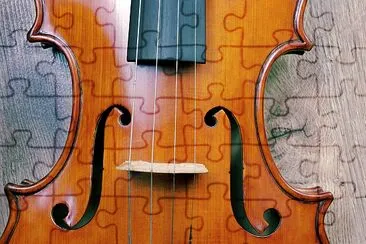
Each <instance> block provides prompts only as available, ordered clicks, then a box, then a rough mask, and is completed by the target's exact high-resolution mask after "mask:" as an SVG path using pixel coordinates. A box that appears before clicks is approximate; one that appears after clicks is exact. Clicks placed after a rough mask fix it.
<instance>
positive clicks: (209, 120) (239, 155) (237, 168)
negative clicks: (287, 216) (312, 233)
mask: <svg viewBox="0 0 366 244" xmlns="http://www.w3.org/2000/svg"><path fill="white" fill-rule="evenodd" d="M219 111H224V113H225V115H226V117H227V118H228V119H229V121H230V127H231V157H230V201H231V208H232V210H233V214H234V217H235V219H236V221H237V223H238V224H239V225H240V226H241V227H242V228H243V229H244V230H246V231H247V232H249V233H250V234H252V235H255V236H259V237H266V236H269V235H271V234H272V233H274V232H275V231H276V230H277V228H278V227H279V225H280V221H281V215H280V213H279V212H278V211H277V210H276V209H274V208H269V209H267V210H266V211H264V213H263V218H264V219H265V220H266V221H267V223H268V226H267V228H266V229H265V230H264V231H263V232H259V231H258V230H257V229H256V228H254V227H253V225H252V224H251V223H250V221H249V219H248V216H247V214H246V212H245V208H244V190H243V189H244V187H243V185H244V184H243V170H244V164H243V140H242V136H241V130H240V125H239V123H238V121H237V120H236V118H235V116H234V115H233V113H232V112H231V111H230V110H228V109H226V108H225V107H221V106H217V107H214V108H212V109H211V110H210V111H208V112H207V114H206V115H205V123H206V125H208V126H210V127H213V126H215V125H216V123H217V119H216V117H215V115H216V114H217V113H218V112H219Z"/></svg>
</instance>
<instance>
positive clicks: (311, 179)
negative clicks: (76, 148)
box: [0, 0, 366, 243]
mask: <svg viewBox="0 0 366 244" xmlns="http://www.w3.org/2000/svg"><path fill="white" fill-rule="evenodd" d="M34 16H35V11H34V4H33V0H0V166H1V174H0V188H1V190H0V213H1V214H0V232H1V231H2V230H3V228H4V226H5V224H6V221H7V217H8V209H7V207H8V206H7V201H6V198H5V196H4V193H3V190H2V189H3V186H4V185H5V184H6V183H7V182H15V183H19V182H20V181H21V180H23V179H24V178H28V179H30V180H37V179H40V178H41V177H43V176H44V175H45V174H46V173H47V172H48V171H49V170H50V168H51V167H52V162H54V161H55V160H56V159H57V156H58V155H59V153H60V151H61V150H62V146H63V143H64V141H65V137H66V134H67V128H68V124H69V121H70V108H71V103H70V102H71V98H70V88H71V86H70V84H71V83H70V76H69V74H68V70H67V65H66V62H65V60H64V58H63V56H62V55H61V54H59V53H57V52H56V51H55V50H52V49H43V48H42V47H41V46H40V45H39V44H35V45H34V44H29V43H27V42H26V32H27V31H28V30H29V28H30V27H31V25H32V22H33V20H34ZM305 22H306V24H305V25H306V32H307V33H308V34H309V36H310V37H311V39H312V40H313V41H314V43H315V47H314V48H313V50H312V51H310V52H308V53H306V54H305V55H303V56H296V55H288V56H285V57H281V58H280V59H279V60H278V61H277V62H276V64H275V67H274V69H273V71H272V74H271V78H270V80H269V82H268V87H267V95H268V97H269V98H270V99H269V100H268V102H267V104H266V121H267V134H268V137H269V138H270V143H271V149H272V153H273V156H274V158H275V160H276V162H277V165H278V167H279V168H280V170H281V172H282V174H283V175H284V177H285V178H286V179H287V180H288V182H289V183H290V184H293V185H296V186H303V187H305V186H314V185H321V186H322V187H323V188H324V189H326V190H328V191H331V192H332V193H333V194H334V196H335V201H334V202H333V204H332V205H331V207H330V209H329V212H328V214H327V216H326V223H327V228H326V229H327V232H328V236H329V238H330V240H331V242H332V243H366V237H365V233H366V226H365V225H364V223H365V220H366V213H365V210H366V209H365V206H366V186H365V180H366V172H365V170H366V165H364V162H363V159H364V158H366V157H365V156H366V130H365V127H366V111H365V109H364V108H365V105H366V82H365V81H366V79H365V78H366V74H365V72H364V70H365V69H364V66H365V65H364V64H366V27H365V26H364V23H366V3H365V2H364V1H363V0H332V1H323V0H309V5H308V9H307V12H306V18H305Z"/></svg>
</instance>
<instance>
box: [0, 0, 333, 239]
mask: <svg viewBox="0 0 366 244" xmlns="http://www.w3.org/2000/svg"><path fill="white" fill-rule="evenodd" d="M186 1H188V2H191V1H193V0H186ZM183 2H184V1H183ZM306 2H307V1H306V0H298V1H296V0H271V1H268V0H256V1H250V0H234V1H221V0H213V1H206V48H205V64H196V63H193V64H187V63H183V62H182V63H180V62H177V61H176V62H173V64H162V65H160V64H159V65H156V64H154V65H148V64H138V62H131V61H127V47H128V35H129V27H130V25H129V22H130V14H131V13H130V12H131V7H130V6H131V1H130V0H124V1H118V0H99V1H97V0H92V1H90V0H36V1H35V3H36V10H37V17H36V21H35V23H34V25H33V27H32V29H31V30H30V32H29V36H28V39H29V41H31V42H42V43H45V44H48V45H52V46H54V47H56V48H58V49H59V50H60V51H61V52H63V53H64V55H65V57H66V59H67V61H68V64H69V67H70V72H71V76H72V82H73V85H72V87H73V98H72V99H73V107H72V118H71V122H70V129H69V134H68V138H67V141H66V146H65V149H64V151H63V153H62V154H61V156H60V158H59V160H58V161H57V162H56V164H55V166H54V167H53V168H52V170H51V171H50V172H49V174H48V175H47V176H46V177H45V178H43V179H42V180H40V181H39V182H30V181H27V180H25V181H23V183H22V184H21V185H15V184H8V185H7V186H6V188H5V192H6V194H7V197H8V199H9V205H10V217H9V221H8V225H7V227H6V229H5V232H4V234H3V236H2V237H1V243H152V242H153V243H170V242H175V243H328V239H327V236H326V232H325V227H324V215H325V212H326V210H327V208H328V207H329V205H330V204H331V202H332V199H333V197H332V195H331V194H330V193H327V192H323V191H322V190H321V188H319V187H315V188H310V189H297V188H294V187H292V186H290V185H288V184H287V183H286V182H285V180H284V179H283V178H282V177H281V175H280V172H279V170H278V169H277V167H276V165H275V163H274V161H273V159H272V157H271V153H270V149H269V145H268V142H267V137H266V133H265V120H264V112H263V110H264V109H263V107H264V102H265V99H266V98H265V97H264V90H265V84H266V80H267V78H268V75H269V72H270V70H271V66H272V64H273V63H274V62H275V60H276V59H277V58H278V57H280V56H281V55H283V54H287V53H295V52H301V51H306V50H310V49H311V47H312V44H311V43H310V41H309V40H308V38H307V37H306V35H305V33H304V29H303V16H304V11H305V7H306ZM182 8H184V5H183V4H182ZM184 16H189V14H187V15H184ZM141 45H142V44H141ZM138 46H139V45H137V47H138ZM137 49H138V48H137ZM131 161H144V162H163V163H170V164H177V165H178V164H179V163H184V162H194V163H196V162H199V163H202V164H204V165H205V166H206V167H207V169H208V172H207V173H205V174H194V173H193V175H191V174H190V175H181V174H155V173H153V172H151V173H136V172H135V173H134V172H131V171H130V170H127V171H123V170H118V169H117V166H119V165H120V164H122V163H123V162H131Z"/></svg>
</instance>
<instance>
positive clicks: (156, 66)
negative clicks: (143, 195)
mask: <svg viewBox="0 0 366 244" xmlns="http://www.w3.org/2000/svg"><path fill="white" fill-rule="evenodd" d="M160 3H161V0H159V1H158V23H157V28H156V29H157V33H156V54H155V79H154V101H153V103H154V104H153V121H152V137H151V165H150V243H152V240H153V214H152V213H153V163H154V151H155V127H156V97H157V83H158V62H159V41H160V11H161V10H160Z"/></svg>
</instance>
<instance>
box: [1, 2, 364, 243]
mask: <svg viewBox="0 0 366 244" xmlns="http://www.w3.org/2000/svg"><path fill="white" fill-rule="evenodd" d="M310 4H311V9H317V10H318V11H319V12H318V13H321V10H322V7H324V8H325V10H326V11H330V12H331V13H337V11H336V10H337V8H336V7H334V6H336V4H335V3H334V5H332V6H330V7H329V6H325V4H324V3H321V4H318V5H317V3H316V2H315V1H311V2H310ZM29 5H32V3H29ZM341 12H342V11H341ZM313 14H314V13H313ZM319 16H320V15H319ZM337 16H341V15H339V14H335V15H334V16H333V17H334V18H337ZM307 17H308V19H309V20H314V22H315V23H314V26H315V27H318V26H322V24H324V25H325V26H326V25H327V23H326V22H329V19H326V18H325V19H322V18H319V19H316V18H313V17H312V16H311V14H309V12H308V15H307ZM342 17H343V18H344V19H347V18H349V17H347V16H342ZM305 20H306V23H311V21H307V19H305ZM317 21H318V22H317ZM323 22H324V23H323ZM340 22H341V21H340ZM309 25H310V28H309V29H310V31H311V33H313V30H314V29H315V28H312V27H311V24H309ZM318 31H319V29H318ZM333 33H335V32H333ZM318 36H321V35H320V34H319V35H318ZM313 37H314V36H313ZM326 38H329V39H330V40H333V39H337V38H335V37H334V36H326ZM337 40H338V39H337ZM343 40H344V42H347V41H346V40H345V38H344V39H342V41H343ZM361 40H362V38H361ZM322 41H324V40H322ZM317 48H318V47H317V46H316V47H315V50H313V51H312V52H314V51H315V52H316V49H317ZM306 58H308V59H311V58H312V56H311V55H310V54H309V55H308V56H306ZM302 59H304V58H303V57H301V58H298V57H290V56H287V57H284V58H281V59H280V60H279V62H277V65H276V70H275V71H273V72H272V74H274V73H276V72H277V74H278V73H280V71H281V74H283V73H287V74H289V75H288V76H286V77H283V76H282V77H281V76H280V75H278V76H279V77H278V76H277V78H276V79H277V81H278V80H280V79H281V78H282V79H283V80H286V81H288V83H286V85H285V86H283V87H286V88H283V87H281V88H279V86H277V85H276V84H275V85H273V87H272V89H273V90H269V91H268V92H269V93H268V94H270V96H271V98H276V96H277V98H278V97H279V98H278V99H277V100H281V99H282V97H281V96H283V97H286V98H288V97H290V96H291V95H292V94H293V93H291V92H292V90H290V89H291V88H293V87H294V88H293V89H294V90H296V89H299V87H300V85H298V84H304V83H305V82H304V81H302V80H299V76H298V75H297V74H296V70H298V66H297V64H298V63H299V62H300V60H302ZM27 62H29V63H30V62H31V60H28V61H27ZM357 64H359V65H360V68H359V69H358V70H357V71H358V73H361V71H362V69H361V67H362V65H361V64H362V59H359V60H357ZM308 67H310V68H309V69H310V70H311V69H312V66H311V65H310V64H309V66H308ZM317 69H319V70H321V69H326V67H324V66H322V65H321V64H319V68H317ZM65 70H66V69H65ZM283 71H287V72H283ZM329 75H330V76H336V74H334V73H333V74H329ZM328 79H329V80H332V79H331V78H328ZM271 80H275V79H271ZM271 80H270V81H271ZM282 82H283V81H282ZM301 82H302V83H301ZM308 84H311V83H310V82H308ZM287 87H290V88H287ZM300 88H303V89H302V90H301V92H304V93H305V95H306V94H309V93H311V89H312V88H313V87H312V86H311V85H309V87H307V86H306V85H304V86H301V87H300ZM278 89H286V91H284V92H283V90H280V91H279V90H278ZM287 89H288V90H287ZM286 92H287V93H286ZM296 95H298V94H296ZM299 96H301V95H298V97H299ZM294 97H295V96H294ZM337 99H338V100H337ZM298 101H299V102H298V103H296V104H295V105H294V106H295V108H293V107H292V110H294V109H295V110H296V108H297V109H301V110H303V107H304V102H303V101H305V100H298ZM334 101H335V102H334V104H333V105H336V104H337V101H339V98H337V97H334ZM347 102H348V101H347ZM350 103H351V104H352V102H350ZM305 104H306V105H307V104H309V105H307V106H309V107H310V108H309V111H304V113H303V114H304V115H303V116H304V118H305V119H306V117H307V116H308V117H311V116H310V115H308V114H307V113H311V112H312V111H311V105H312V103H311V102H308V103H305ZM271 105H272V104H269V105H268V107H269V108H268V109H269V110H270V109H272V108H273V107H271ZM292 110H291V111H292ZM284 111H285V110H284ZM285 112H286V111H285ZM285 112H284V114H286V113H285ZM274 114H276V113H274ZM271 115H273V114H269V116H271ZM276 115H278V114H276ZM267 118H268V117H267ZM286 119H287V120H288V121H295V122H299V123H298V124H296V123H292V124H290V125H289V124H285V125H286V126H287V127H288V128H289V129H292V130H296V129H297V128H298V127H300V126H298V125H301V122H303V121H304V120H302V121H297V120H299V118H298V117H293V118H291V114H290V115H289V116H287V117H286ZM269 120H270V119H269ZM347 120H348V117H347V116H346V117H344V119H342V120H338V122H343V121H347ZM280 122H283V121H279V122H278V121H276V120H275V119H274V122H271V121H270V122H269V123H267V126H269V129H267V132H268V131H271V129H273V128H276V127H278V126H281V125H283V123H280ZM287 123H288V122H287ZM311 123H312V121H309V122H308V123H307V124H310V127H311V126H313V127H315V128H317V127H319V125H318V124H311ZM314 123H315V122H314ZM308 126H309V125H308ZM282 127H285V126H282ZM267 128H268V127H267ZM5 129H6V128H4V130H5ZM345 134H347V133H345ZM291 135H292V137H291V139H294V137H295V138H296V136H298V140H299V141H300V140H301V139H302V136H301V133H299V134H296V133H293V134H291ZM347 135H348V134H347ZM268 137H269V138H272V134H270V133H269V136H268ZM315 139H316V138H315ZM315 139H314V140H315ZM341 139H342V138H341ZM339 141H342V140H339ZM281 143H282V145H283V146H282V147H281ZM287 144H289V143H288V141H286V140H282V141H281V140H280V139H277V140H276V143H275V144H274V145H275V146H273V148H272V150H273V152H274V154H275V155H281V153H282V154H284V153H287V154H286V155H290V156H289V157H287V158H286V157H284V158H282V160H281V159H278V160H276V162H277V164H278V165H280V166H282V165H286V166H288V163H287V162H286V161H291V159H293V160H294V161H292V162H295V163H293V164H294V165H292V166H291V167H292V168H291V167H281V169H282V171H281V172H282V173H283V174H284V175H285V178H286V179H288V180H289V181H290V182H292V183H293V184H294V185H297V186H305V185H309V184H313V182H314V181H312V180H314V179H315V181H318V182H317V184H318V183H321V185H323V186H325V189H329V190H333V189H334V190H335V192H336V193H337V195H336V196H338V197H339V205H338V207H335V208H336V209H337V208H338V210H339V211H337V212H335V210H332V211H333V213H334V216H331V217H330V218H329V227H328V228H327V230H328V233H329V236H330V238H331V240H334V241H336V242H337V243H349V242H359V241H361V242H362V241H363V239H362V238H363V237H362V236H361V235H360V233H363V232H362V226H357V225H356V223H355V221H354V220H352V218H348V219H347V223H348V224H349V225H350V226H353V227H354V228H353V230H354V235H350V234H348V233H349V232H346V230H347V231H348V228H347V226H349V225H347V224H346V225H345V224H344V223H342V218H341V216H342V215H344V214H346V213H347V212H351V213H362V209H363V206H364V205H363V204H362V200H357V199H360V198H356V195H352V194H351V193H352V192H353V188H352V187H349V186H352V185H353V184H351V183H350V182H353V183H355V185H356V186H358V188H357V189H358V192H360V189H362V184H363V183H362V181H363V179H364V178H363V176H362V174H361V175H360V176H358V175H357V174H355V175H352V174H351V175H350V176H351V177H350V178H347V177H348V175H347V176H346V177H344V178H345V180H344V181H343V182H346V183H347V180H348V183H350V184H346V183H344V184H343V186H341V189H346V190H343V192H342V193H340V192H339V189H338V192H337V187H339V186H340V184H341V181H342V180H340V179H339V178H338V176H337V175H335V174H334V172H335V171H334V167H335V166H336V165H337V164H335V166H327V165H329V162H330V161H331V160H332V159H334V161H336V162H339V160H340V159H339V155H338V154H339V152H337V149H335V150H333V151H332V148H329V147H326V146H327V145H325V146H324V147H319V148H320V149H319V151H320V153H319V154H316V155H320V156H318V158H317V160H316V161H317V162H319V163H318V164H316V165H325V166H323V167H322V166H320V167H319V166H315V168H314V169H313V170H314V172H310V173H309V172H303V175H310V177H307V178H306V177H303V178H305V179H304V180H303V179H300V180H299V177H298V174H297V173H299V172H302V171H301V170H303V168H301V166H299V167H297V166H298V165H300V163H299V164H296V162H297V161H298V160H297V158H304V159H306V157H303V155H306V156H309V154H311V153H312V151H311V150H308V148H309V146H307V145H305V146H301V145H300V146H298V147H296V145H298V144H296V143H292V144H291V143H290V145H291V147H290V148H291V150H292V149H297V151H296V150H295V153H294V152H293V151H292V152H291V153H290V152H289V151H288V147H286V146H287ZM309 144H311V143H309ZM318 144H320V146H321V143H318ZM278 145H279V146H278ZM294 145H295V146H294ZM338 145H340V146H341V144H338ZM341 147H342V146H341ZM315 148H316V147H315ZM334 148H337V147H336V146H335V147H333V149H334ZM316 150H317V149H315V151H316ZM276 152H278V154H276ZM311 155H312V154H311ZM311 155H310V156H309V157H310V159H313V157H312V156H311ZM361 155H362V154H361ZM291 157H292V158H291ZM350 158H352V157H350ZM360 158H362V157H360ZM296 165H297V166H296ZM305 165H306V164H305ZM333 165H334V164H333ZM360 166H361V169H362V164H361V165H360ZM18 167H19V166H18ZM343 167H346V166H343ZM349 167H352V166H351V165H349ZM19 168H20V167H19ZM305 168H306V167H305ZM46 170H47V169H46ZM306 170H308V169H307V168H306V169H305V170H304V171H306ZM319 172H320V174H318V173H319ZM314 173H315V174H318V175H320V176H318V178H314V177H313V175H314ZM352 176H353V177H352ZM23 178H29V175H25V174H24V175H20V176H19V178H18V182H19V181H20V180H22V179H23ZM335 179H336V180H335ZM301 180H303V181H301ZM337 183H339V184H338V185H337ZM327 186H328V187H327ZM344 186H346V187H347V188H345V187H344ZM350 192H351V193H350ZM358 192H357V193H358ZM343 193H344V194H343ZM360 195H361V194H360ZM357 196H359V195H357ZM341 202H342V204H340V203H341ZM335 203H336V204H337V199H336V201H335ZM2 209H3V208H2ZM354 209H357V210H354ZM358 211H360V212H358ZM2 212H3V211H2ZM339 212H340V214H337V213H339ZM354 216H356V217H360V216H361V217H362V216H363V217H364V215H362V214H356V215H354ZM333 217H334V218H335V219H336V220H337V221H336V222H334V221H332V220H333V219H332V218H333ZM333 222H334V223H333ZM340 230H343V231H340ZM340 233H341V234H340Z"/></svg>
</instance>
